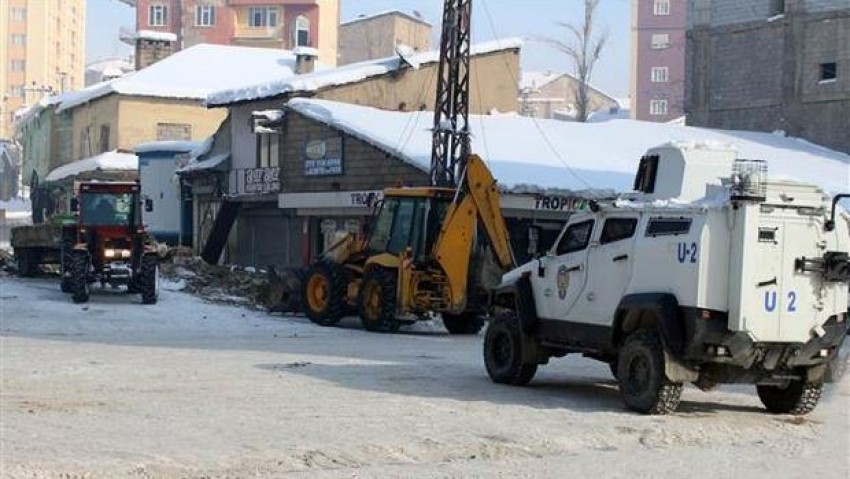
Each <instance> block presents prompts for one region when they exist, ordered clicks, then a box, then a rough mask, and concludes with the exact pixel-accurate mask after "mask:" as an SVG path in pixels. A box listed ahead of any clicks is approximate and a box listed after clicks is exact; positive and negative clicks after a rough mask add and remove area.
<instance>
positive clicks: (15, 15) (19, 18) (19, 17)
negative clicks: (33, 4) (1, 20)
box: [12, 8, 27, 22]
mask: <svg viewBox="0 0 850 479" xmlns="http://www.w3.org/2000/svg"><path fill="white" fill-rule="evenodd" d="M26 19H27V9H26V8H13V9H12V20H14V21H16V22H23V21H24V20H26Z"/></svg>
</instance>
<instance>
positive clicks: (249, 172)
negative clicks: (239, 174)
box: [243, 166, 280, 195]
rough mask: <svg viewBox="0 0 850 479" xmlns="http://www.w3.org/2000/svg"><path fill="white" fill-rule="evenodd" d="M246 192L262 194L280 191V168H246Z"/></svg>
mask: <svg viewBox="0 0 850 479" xmlns="http://www.w3.org/2000/svg"><path fill="white" fill-rule="evenodd" d="M243 174H244V183H243V185H244V193H246V194H252V195H261V194H264V193H275V192H278V191H280V168H279V167H276V166H272V167H267V168H245V170H244V173H243Z"/></svg>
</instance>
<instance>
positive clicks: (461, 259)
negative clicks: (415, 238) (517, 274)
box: [433, 155, 514, 312]
mask: <svg viewBox="0 0 850 479" xmlns="http://www.w3.org/2000/svg"><path fill="white" fill-rule="evenodd" d="M479 221H480V222H481V224H482V225H483V227H484V228H483V230H484V233H485V234H486V235H487V240H488V243H489V244H490V247H491V248H492V249H493V252H494V254H495V257H496V261H497V262H498V263H499V267H501V268H502V269H503V270H506V271H507V270H509V269H511V268H512V267H513V266H514V259H513V254H512V253H511V247H510V242H509V239H508V229H507V226H506V225H505V218H504V217H503V216H502V209H501V205H500V194H499V189H498V187H497V185H496V180H495V179H493V175H492V174H491V173H490V170H489V169H488V168H487V165H485V164H484V161H483V160H481V158H480V157H478V156H477V155H469V157H468V159H467V161H466V170H465V173H464V174H463V176H462V180H461V184H460V185H459V187H458V195H457V198H456V199H455V201H454V202H453V203H452V204H451V206H450V207H449V209H448V211H447V212H446V217H445V220H444V221H443V224H442V226H441V228H440V236H439V237H438V238H437V241H436V243H435V244H434V256H433V257H434V258H436V259H437V262H438V263H439V264H440V266H441V267H442V269H443V271H444V272H445V274H446V281H447V285H448V291H449V294H450V298H449V309H450V310H452V311H456V312H461V311H463V310H464V309H465V307H466V300H467V292H468V288H469V285H468V284H467V283H468V279H469V266H470V258H471V255H472V248H473V241H474V239H475V225H476V223H478V222H479Z"/></svg>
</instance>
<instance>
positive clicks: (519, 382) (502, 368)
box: [484, 313, 537, 386]
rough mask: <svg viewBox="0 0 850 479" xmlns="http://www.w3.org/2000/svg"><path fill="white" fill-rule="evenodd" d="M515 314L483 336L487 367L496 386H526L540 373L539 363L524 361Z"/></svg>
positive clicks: (492, 323)
mask: <svg viewBox="0 0 850 479" xmlns="http://www.w3.org/2000/svg"><path fill="white" fill-rule="evenodd" d="M523 334H524V333H523V332H522V331H521V330H520V327H519V321H518V320H517V318H516V316H515V315H514V314H512V313H511V314H506V315H501V316H497V317H496V318H493V319H492V320H491V321H490V325H489V326H487V332H486V333H485V334H484V366H485V367H486V368H487V374H488V375H489V376H490V379H491V380H492V381H493V382H494V383H499V384H510V385H513V386H525V385H526V384H528V383H529V382H531V380H532V379H533V378H534V375H535V374H536V373H537V363H524V362H523V361H522V352H523V351H522V348H523V337H522V335H523Z"/></svg>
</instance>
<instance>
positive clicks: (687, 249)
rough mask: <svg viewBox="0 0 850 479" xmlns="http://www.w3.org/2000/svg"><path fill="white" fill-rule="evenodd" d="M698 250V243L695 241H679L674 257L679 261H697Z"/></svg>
mask: <svg viewBox="0 0 850 479" xmlns="http://www.w3.org/2000/svg"><path fill="white" fill-rule="evenodd" d="M698 251H699V245H697V244H696V243H691V244H688V243H679V248H678V250H677V251H676V258H677V259H678V260H679V262H680V263H682V264H684V263H696V262H697V252H698Z"/></svg>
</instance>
